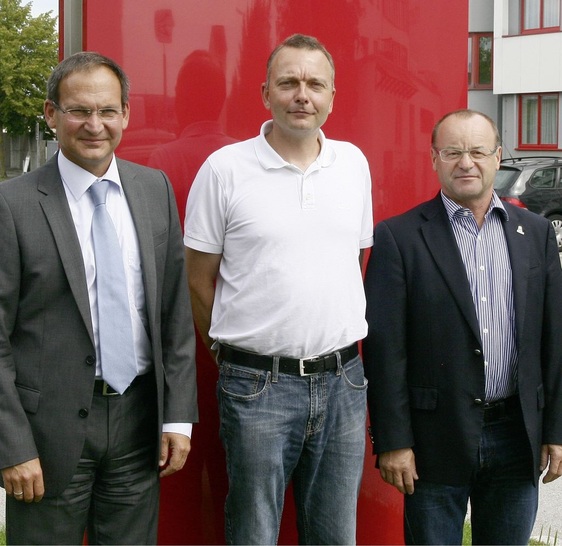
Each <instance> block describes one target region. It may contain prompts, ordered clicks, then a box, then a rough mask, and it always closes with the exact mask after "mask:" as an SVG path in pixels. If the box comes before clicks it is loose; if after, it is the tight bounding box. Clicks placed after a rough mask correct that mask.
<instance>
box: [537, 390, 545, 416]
mask: <svg viewBox="0 0 562 546" xmlns="http://www.w3.org/2000/svg"><path fill="white" fill-rule="evenodd" d="M537 409H538V410H539V411H541V410H542V409H544V387H543V386H542V385H539V386H538V387H537Z"/></svg>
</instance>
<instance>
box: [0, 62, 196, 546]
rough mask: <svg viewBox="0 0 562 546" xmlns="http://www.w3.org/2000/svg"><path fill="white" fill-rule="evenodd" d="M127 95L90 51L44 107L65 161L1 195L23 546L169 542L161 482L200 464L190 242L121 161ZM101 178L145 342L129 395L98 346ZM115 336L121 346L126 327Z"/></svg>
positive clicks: (1, 448) (137, 342) (110, 67)
mask: <svg viewBox="0 0 562 546" xmlns="http://www.w3.org/2000/svg"><path fill="white" fill-rule="evenodd" d="M128 91H129V83H128V79H127V76H126V75H125V74H124V72H123V71H122V69H121V68H120V67H119V66H118V65H117V64H116V63H114V62H113V61H112V60H111V59H108V58H106V57H103V56H101V55H99V54H97V53H87V52H83V53H77V54H76V55H73V56H71V57H69V58H67V59H65V60H64V61H62V62H61V63H60V64H59V65H58V66H57V67H56V68H55V70H54V71H53V74H52V75H51V77H50V79H49V82H48V89H47V100H46V101H45V107H44V113H45V118H46V121H47V123H48V125H49V126H50V127H51V128H52V129H53V130H56V133H57V137H58V141H59V144H60V151H59V153H58V154H57V155H56V156H55V157H54V158H53V159H52V160H50V161H49V162H48V163H47V164H46V165H44V166H43V167H40V168H38V169H37V170H35V171H34V172H31V173H29V174H26V175H24V176H22V177H19V178H17V179H14V180H11V181H9V182H6V183H3V184H1V185H0V253H1V255H0V438H1V440H0V468H1V469H2V481H3V486H4V488H5V489H6V494H7V505H6V524H7V538H8V541H9V543H21V544H33V543H41V544H47V543H49V544H78V543H81V542H82V540H83V536H84V531H85V530H87V534H88V542H89V543H90V544H108V543H111V544H149V543H155V542H156V535H157V520H158V496H159V485H158V484H159V481H158V478H159V476H160V477H162V476H167V475H169V474H172V473H173V472H175V471H177V470H179V469H181V468H182V466H183V464H184V463H185V460H186V458H187V455H188V453H189V451H190V446H191V444H190V435H191V424H192V423H194V422H195V421H196V420H197V404H196V382H195V364H194V334H193V326H192V320H191V314H190V311H189V310H190V302H189V299H188V298H189V296H188V291H187V283H186V275H185V267H184V253H183V244H182V237H181V228H180V224H179V219H178V215H177V208H176V203H175V201H174V196H173V191H172V188H171V185H170V183H169V181H168V179H167V177H166V176H165V175H164V174H163V173H162V172H160V171H156V170H153V169H148V168H146V167H141V166H139V165H135V164H132V163H128V162H125V161H120V160H118V159H116V157H115V155H114V150H115V148H116V147H117V145H118V144H119V141H120V140H121V136H122V132H123V130H124V129H125V128H126V127H127V124H128V121H129V113H130V111H129V102H128ZM102 179H103V180H109V181H110V182H108V183H107V182H105V184H107V185H108V187H109V189H108V190H107V198H106V209H107V212H108V213H109V216H110V217H111V220H112V222H113V224H114V226H115V231H116V232H117V237H118V240H119V245H118V246H117V248H118V249H119V248H120V251H119V250H118V252H120V253H121V254H122V258H123V262H124V267H121V266H120V267H121V270H122V271H123V270H124V277H125V281H126V291H127V294H125V295H124V296H123V299H124V300H125V301H126V306H127V307H126V309H128V314H130V317H128V316H127V321H126V322H129V318H130V323H131V326H130V328H129V329H131V328H132V337H131V349H130V350H128V351H125V353H124V357H128V356H130V355H131V354H133V355H134V358H133V359H131V361H132V362H133V363H134V366H135V370H134V372H133V375H132V379H131V381H127V384H129V382H130V385H129V386H128V387H124V388H118V387H116V386H115V384H114V385H112V384H111V383H110V382H109V381H108V380H107V378H108V377H112V376H111V374H110V372H111V368H112V367H114V366H117V365H118V364H119V362H118V361H119V360H120V357H118V356H115V357H114V358H113V360H111V358H109V357H107V358H106V356H105V354H106V353H104V344H106V342H105V341H103V343H100V330H101V329H102V325H101V323H102V320H103V312H102V308H101V303H100V302H101V299H102V297H101V295H100V294H99V293H98V292H99V290H98V289H99V286H101V285H100V281H99V279H100V278H101V274H100V275H98V274H97V272H98V271H101V265H99V264H97V262H96V258H97V257H99V256H97V253H96V252H94V241H93V239H95V237H94V236H93V235H92V218H93V216H94V207H95V205H94V202H93V199H92V197H91V196H90V191H89V190H90V187H91V186H92V185H93V184H94V183H99V181H100V180H102ZM91 193H92V194H93V193H94V192H93V191H92V192H91ZM113 235H114V236H115V232H114V233H113ZM118 258H119V256H118ZM117 261H120V260H117ZM96 265H98V266H99V267H96ZM98 296H99V297H98ZM114 330H115V333H117V334H122V332H121V330H122V328H121V325H120V324H119V325H117V327H115V328H114ZM103 339H104V340H105V339H107V338H105V337H104V338H103ZM106 345H108V346H109V345H111V343H110V342H107V344H106ZM105 350H107V348H106V347H105ZM101 355H103V357H102V356H101ZM159 468H160V473H159V472H158V470H159Z"/></svg>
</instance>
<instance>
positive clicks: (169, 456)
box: [160, 432, 191, 478]
mask: <svg viewBox="0 0 562 546" xmlns="http://www.w3.org/2000/svg"><path fill="white" fill-rule="evenodd" d="M190 451H191V439H190V438H189V436H185V434H178V433H175V432H164V433H163V434H162V444H161V446H160V468H163V470H162V471H161V472H160V477H161V478H163V477H164V476H169V475H170V474H173V473H174V472H177V471H178V470H181V469H182V468H183V465H184V464H185V461H186V460H187V456H188V455H189V452H190ZM166 463H167V465H166Z"/></svg>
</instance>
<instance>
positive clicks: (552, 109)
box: [519, 94, 559, 150]
mask: <svg viewBox="0 0 562 546" xmlns="http://www.w3.org/2000/svg"><path fill="white" fill-rule="evenodd" d="M558 103H559V96H558V95H557V94H536V95H522V96H521V97H520V102H519V145H520V147H521V148H538V149H549V150H552V149H557V148H558Z"/></svg>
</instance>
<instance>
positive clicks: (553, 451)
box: [540, 444, 562, 483]
mask: <svg viewBox="0 0 562 546" xmlns="http://www.w3.org/2000/svg"><path fill="white" fill-rule="evenodd" d="M547 466H548V472H547V473H546V474H545V475H544V477H543V479H542V483H550V482H553V481H554V480H557V479H558V478H559V477H560V476H562V446H559V445H556V444H544V445H543V446H542V448H541V466H540V470H541V472H543V471H544V470H545V468H547Z"/></svg>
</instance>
